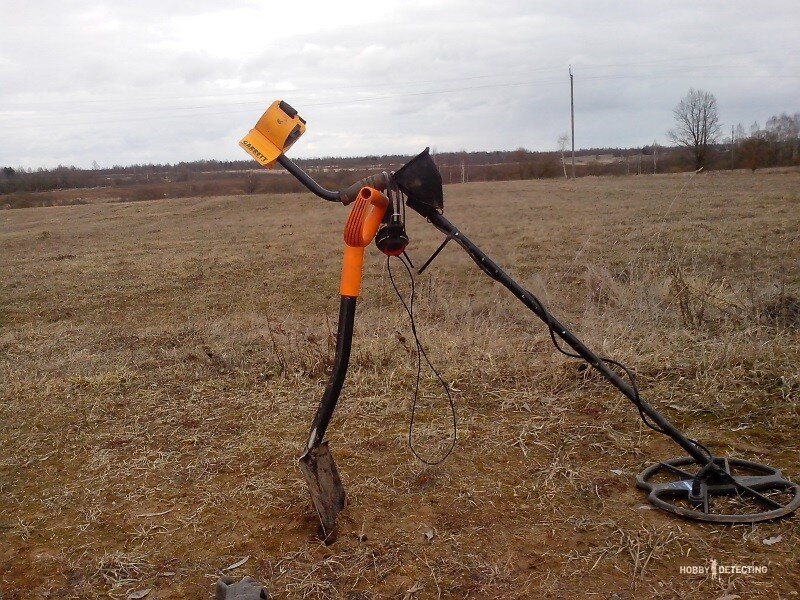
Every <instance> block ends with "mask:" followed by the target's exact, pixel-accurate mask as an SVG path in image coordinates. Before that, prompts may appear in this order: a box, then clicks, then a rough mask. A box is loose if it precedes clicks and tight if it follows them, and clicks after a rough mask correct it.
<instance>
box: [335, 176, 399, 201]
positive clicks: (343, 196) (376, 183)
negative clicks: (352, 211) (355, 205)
mask: <svg viewBox="0 0 800 600" xmlns="http://www.w3.org/2000/svg"><path fill="white" fill-rule="evenodd" d="M364 187H370V188H373V189H375V190H377V191H379V192H382V191H383V190H385V189H386V188H388V187H389V174H388V173H387V172H386V171H383V172H381V173H376V174H375V175H370V176H369V177H364V179H362V180H360V181H356V182H355V183H354V184H353V185H350V186H348V187H346V188H344V189H343V190H339V199H340V200H341V202H342V204H344V205H345V206H347V205H348V204H350V203H352V202H353V201H354V200H355V199H356V198H358V194H359V192H360V191H361V189H362V188H364Z"/></svg>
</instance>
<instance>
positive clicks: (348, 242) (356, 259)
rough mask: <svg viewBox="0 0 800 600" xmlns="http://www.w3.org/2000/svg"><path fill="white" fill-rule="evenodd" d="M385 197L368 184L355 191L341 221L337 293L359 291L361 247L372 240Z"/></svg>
mask: <svg viewBox="0 0 800 600" xmlns="http://www.w3.org/2000/svg"><path fill="white" fill-rule="evenodd" d="M388 206H389V199H388V198H387V197H386V196H385V195H383V194H382V193H381V192H379V191H378V190H376V189H375V188H371V187H363V188H361V191H360V192H359V193H358V196H357V197H356V200H355V202H353V208H352V209H351V210H350V215H349V216H348V217H347V221H346V222H345V224H344V244H345V246H344V260H343V261H342V278H341V281H340V283H339V293H340V294H341V295H342V296H348V297H350V298H357V297H358V294H359V292H360V291H361V267H362V265H363V264H364V248H365V247H366V246H367V245H368V244H369V243H370V242H371V241H372V239H373V238H374V237H375V234H376V233H377V232H378V228H379V227H380V225H381V222H382V221H383V215H384V214H385V213H386V208H387V207H388Z"/></svg>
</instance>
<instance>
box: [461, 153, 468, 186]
mask: <svg viewBox="0 0 800 600" xmlns="http://www.w3.org/2000/svg"><path fill="white" fill-rule="evenodd" d="M466 182H467V165H466V164H465V162H464V159H461V183H466Z"/></svg>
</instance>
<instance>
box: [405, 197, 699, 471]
mask: <svg viewBox="0 0 800 600" xmlns="http://www.w3.org/2000/svg"><path fill="white" fill-rule="evenodd" d="M408 206H409V207H411V208H412V209H414V210H416V211H417V212H418V213H420V214H421V215H422V216H423V217H425V218H426V219H428V221H430V222H431V223H432V224H433V226H434V227H436V228H437V229H438V230H439V231H441V232H442V233H444V234H446V235H447V236H449V237H451V238H452V239H453V240H455V241H456V242H457V243H458V245H459V246H461V247H462V248H463V249H464V250H465V251H466V253H467V254H469V256H470V258H472V260H473V261H475V263H476V264H477V265H478V266H479V267H480V268H481V270H482V271H483V272H484V273H486V274H487V275H488V276H489V277H491V278H492V279H494V280H495V281H498V282H500V283H501V284H503V286H504V287H505V288H506V289H508V290H509V291H510V292H511V293H512V294H514V296H516V297H517V298H518V299H519V300H520V301H521V302H522V303H523V304H524V305H525V306H527V307H528V309H530V310H531V312H533V313H534V314H535V315H536V316H537V317H539V318H540V319H541V320H542V321H544V322H545V323H546V324H547V325H548V326H551V327H552V328H553V331H554V332H555V334H556V335H557V336H558V337H560V338H561V339H562V340H564V342H565V343H566V344H567V345H568V346H569V347H570V348H572V349H573V350H575V352H576V353H577V354H579V355H580V356H581V358H583V359H584V360H585V361H586V362H588V363H589V364H590V365H591V366H592V367H594V368H595V369H596V370H597V371H599V372H600V374H601V375H603V377H605V378H606V379H607V380H608V381H609V382H610V383H611V384H612V385H613V386H614V387H616V388H617V389H618V390H619V391H620V392H622V393H623V394H625V396H626V397H627V398H628V399H629V400H630V401H631V402H633V403H634V404H635V405H638V406H639V407H640V408H641V410H642V412H643V413H645V414H646V415H647V416H648V417H650V419H652V420H653V421H654V422H655V423H656V425H658V426H659V427H660V428H661V429H662V430H663V431H664V433H665V434H666V435H668V436H669V437H670V438H672V439H673V440H674V441H675V443H677V444H678V445H679V446H680V447H681V448H683V449H684V450H686V452H687V453H688V454H689V455H690V456H691V457H692V458H694V459H695V460H696V461H697V462H698V463H699V464H701V465H706V464H708V463H709V462H710V460H711V459H710V458H709V457H708V456H707V455H706V454H705V453H704V452H702V451H701V450H700V448H698V447H697V446H696V445H695V444H694V443H693V442H692V441H691V440H690V439H689V438H687V437H686V436H685V435H683V433H681V431H680V430H678V429H677V428H676V427H675V426H674V425H672V423H670V422H669V421H668V420H667V419H666V418H665V417H664V416H663V415H662V414H661V413H659V412H658V411H657V410H656V409H655V408H653V406H651V405H650V404H649V403H647V402H646V401H645V400H643V399H642V398H641V397H640V396H639V397H637V394H636V392H635V391H634V389H633V388H632V387H631V386H630V385H629V384H628V383H627V382H626V381H625V380H624V379H622V378H621V377H620V376H619V375H618V374H617V373H616V372H614V371H613V370H612V369H611V368H610V367H609V366H608V365H607V364H606V362H605V361H603V359H601V358H600V357H599V356H597V355H596V354H595V353H594V352H592V351H591V350H590V349H589V348H588V347H587V346H586V345H585V344H584V343H583V342H582V341H581V340H580V339H578V338H577V337H576V336H575V335H574V334H573V333H572V332H571V331H570V330H569V329H567V328H566V327H565V326H564V325H562V324H561V323H560V322H558V321H557V320H556V319H555V318H554V317H552V316H551V315H550V314H549V313H548V312H547V311H546V310H544V308H543V307H542V306H541V305H540V304H539V303H538V302H536V300H535V298H534V296H533V294H531V293H530V292H529V291H527V290H526V289H525V288H523V287H522V286H521V285H519V284H518V283H517V282H516V281H514V280H513V279H512V278H511V277H510V276H509V275H508V274H507V273H506V272H505V271H503V269H501V268H500V267H499V266H498V265H497V264H496V263H495V262H494V261H493V260H492V259H491V258H489V257H488V256H487V255H486V254H485V253H484V252H483V251H482V250H481V249H480V248H478V246H476V245H475V244H474V243H473V242H472V241H471V240H470V239H469V238H468V237H466V236H465V235H464V234H463V233H461V232H460V231H459V230H458V228H457V227H456V226H455V225H453V224H452V223H451V222H450V221H449V220H447V218H445V217H444V216H443V215H442V214H441V213H439V212H438V211H437V210H435V209H433V208H431V207H429V206H427V205H423V204H418V203H414V202H411V201H410V202H409V203H408Z"/></svg>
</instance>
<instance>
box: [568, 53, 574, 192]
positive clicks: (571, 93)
mask: <svg viewBox="0 0 800 600" xmlns="http://www.w3.org/2000/svg"><path fill="white" fill-rule="evenodd" d="M569 118H570V122H571V124H572V178H573V179H575V92H574V87H573V85H572V65H570V66H569Z"/></svg>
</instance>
